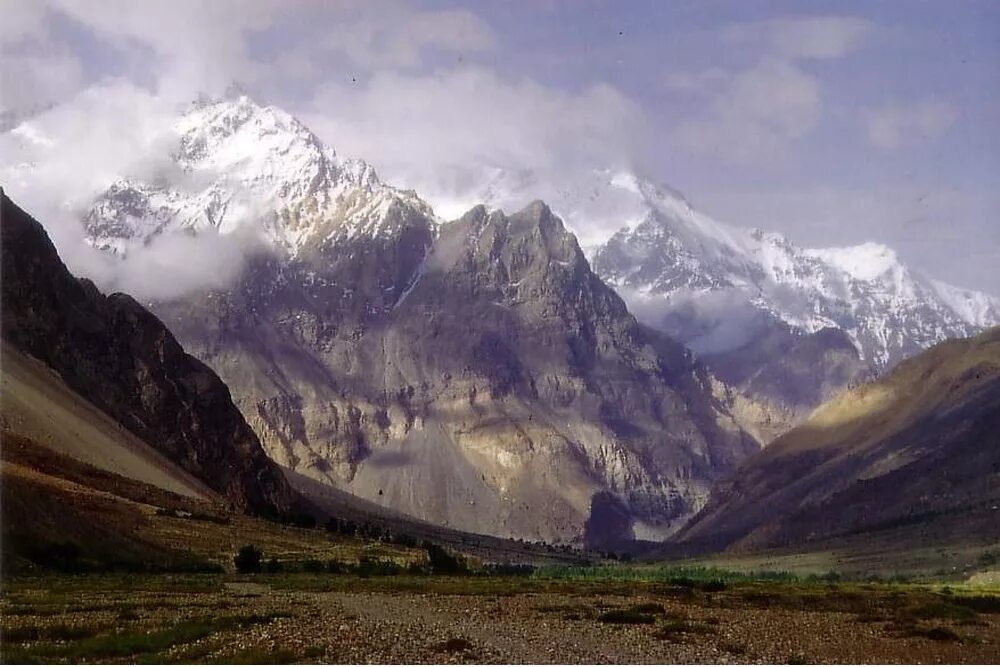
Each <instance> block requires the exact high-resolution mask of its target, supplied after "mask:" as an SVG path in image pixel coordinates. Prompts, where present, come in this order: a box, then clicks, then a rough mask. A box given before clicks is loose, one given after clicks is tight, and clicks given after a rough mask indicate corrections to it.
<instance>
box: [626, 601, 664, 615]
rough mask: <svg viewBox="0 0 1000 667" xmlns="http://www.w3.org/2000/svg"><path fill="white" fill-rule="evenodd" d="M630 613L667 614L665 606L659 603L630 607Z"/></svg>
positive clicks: (646, 603) (645, 603) (644, 603)
mask: <svg viewBox="0 0 1000 667" xmlns="http://www.w3.org/2000/svg"><path fill="white" fill-rule="evenodd" d="M629 611H634V612H635V613H637V614H665V613H667V610H666V609H664V608H663V605H662V604H660V603H658V602H643V603H642V604H637V605H632V606H631V607H629Z"/></svg>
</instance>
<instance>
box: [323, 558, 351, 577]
mask: <svg viewBox="0 0 1000 667" xmlns="http://www.w3.org/2000/svg"><path fill="white" fill-rule="evenodd" d="M349 570H350V568H349V567H348V566H347V563H345V562H344V561H342V560H337V559H335V558H331V559H330V560H328V561H326V571H327V572H329V573H330V574H344V573H346V572H347V571H349Z"/></svg>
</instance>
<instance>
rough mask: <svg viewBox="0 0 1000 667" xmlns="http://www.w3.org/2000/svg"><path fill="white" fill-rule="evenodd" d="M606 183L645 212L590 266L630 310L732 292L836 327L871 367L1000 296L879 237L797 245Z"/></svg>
mask: <svg viewBox="0 0 1000 667" xmlns="http://www.w3.org/2000/svg"><path fill="white" fill-rule="evenodd" d="M606 187H608V188H609V189H613V190H616V191H617V196H621V194H622V193H629V194H631V195H633V196H634V197H635V198H636V200H637V201H636V205H639V206H640V207H641V208H642V209H643V210H644V211H645V214H644V215H643V216H641V218H640V219H639V222H638V223H632V224H627V225H625V226H624V227H622V228H621V229H620V230H619V231H618V232H617V233H616V234H615V235H614V236H612V237H611V239H609V240H608V241H607V242H606V243H604V244H603V245H601V246H599V247H598V248H597V250H596V251H595V252H594V253H593V264H594V268H595V270H596V271H597V272H598V273H599V274H600V275H601V276H602V277H603V278H604V279H605V280H607V281H608V282H610V283H611V284H613V285H614V286H615V287H616V288H618V289H619V291H620V292H622V294H623V295H625V296H626V298H627V299H629V300H630V301H631V302H632V303H633V305H634V306H636V308H637V311H640V312H643V313H647V314H648V313H651V312H657V309H656V308H654V307H651V303H650V302H655V303H659V304H660V305H659V315H658V317H660V318H663V317H668V316H669V314H670V312H671V310H672V309H673V308H676V307H680V306H681V305H683V307H684V308H686V309H687V310H688V312H691V310H692V303H693V301H692V300H694V301H697V299H698V298H699V295H708V294H716V295H717V294H719V293H725V294H726V295H727V296H726V299H727V301H726V302H727V303H730V304H731V303H733V301H732V299H734V298H736V299H738V300H740V301H743V302H744V303H746V304H748V305H750V306H752V307H754V308H757V309H759V310H760V311H763V312H765V313H767V314H768V315H770V316H773V317H776V318H778V319H780V320H782V321H784V322H785V323H787V324H789V325H791V326H792V327H794V328H796V329H799V330H802V331H805V332H810V333H811V332H816V331H819V330H821V329H824V328H827V327H835V328H839V329H842V330H843V331H845V332H846V333H847V334H848V336H849V337H850V338H851V339H852V340H853V341H854V343H855V345H856V346H857V348H858V350H859V352H860V353H861V355H862V357H863V358H864V359H866V360H867V361H869V362H870V363H872V364H873V365H874V366H875V367H876V368H886V367H888V366H890V365H892V364H893V363H895V362H896V361H898V360H900V359H902V358H904V357H906V356H909V355H910V354H913V353H915V352H917V351H919V350H920V349H922V348H925V347H928V346H930V345H933V344H934V343H937V342H939V341H941V340H944V339H945V338H949V337H956V336H968V335H972V334H973V333H975V332H976V331H978V330H979V329H981V328H983V327H985V326H989V325H992V324H996V323H997V322H1000V299H997V298H995V297H992V296H989V295H986V294H982V293H979V292H975V291H972V290H964V289H960V288H956V287H952V286H950V285H946V284H944V283H941V282H938V281H933V280H930V279H928V278H926V277H925V276H923V275H921V274H919V273H918V272H916V271H913V270H911V269H910V268H908V267H907V266H906V265H905V264H904V263H903V262H902V261H901V260H900V258H899V257H898V256H897V254H896V252H895V251H894V250H892V249H891V248H889V247H887V246H885V245H883V244H880V243H872V242H869V243H862V244H860V245H857V246H852V247H845V248H822V249H809V248H800V247H798V246H796V245H795V244H794V243H792V242H791V241H789V240H788V239H787V238H786V237H784V236H782V235H781V234H776V233H770V232H763V231H761V230H756V229H744V228H740V227H735V226H731V225H727V224H724V223H720V222H718V221H716V220H713V219H712V218H710V217H709V216H706V215H704V214H702V213H700V212H698V211H697V210H695V209H694V208H693V207H692V206H691V205H690V204H689V203H688V202H687V200H685V199H684V198H683V197H682V196H680V195H679V194H677V193H674V192H672V191H670V190H669V189H667V188H663V187H658V186H656V185H655V184H652V183H650V182H648V181H645V180H643V179H642V178H639V177H637V176H635V175H633V174H616V175H614V176H613V177H610V178H608V179H607V181H606ZM694 310H697V308H694ZM711 317H712V318H716V319H717V318H718V317H720V315H719V314H718V313H716V312H714V311H713V313H712V315H711ZM654 324H655V322H654Z"/></svg>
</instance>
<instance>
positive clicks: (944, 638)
mask: <svg viewBox="0 0 1000 667" xmlns="http://www.w3.org/2000/svg"><path fill="white" fill-rule="evenodd" d="M906 634H907V635H908V636H910V637H925V638H926V639H931V640H933V641H936V642H957V641H961V639H962V638H961V637H959V636H958V634H957V633H955V631H954V630H949V629H948V628H942V627H940V626H935V627H932V628H917V627H915V628H911V629H910V630H909V631H908V632H907V633H906Z"/></svg>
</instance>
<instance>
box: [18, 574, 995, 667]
mask: <svg viewBox="0 0 1000 667" xmlns="http://www.w3.org/2000/svg"><path fill="white" fill-rule="evenodd" d="M720 588H721V590H720ZM0 611H2V616H3V654H4V655H3V660H4V662H39V661H41V662H95V661H98V662H135V661H141V662H148V661H152V662H220V661H221V662H255V663H288V662H313V663H319V662H327V663H441V662H444V663H692V662H701V663H706V662H707V663H748V662H749V663H756V662H764V663H789V662H791V663H802V662H820V663H837V662H848V663H995V662H997V660H998V658H1000V616H998V615H997V614H998V613H1000V598H998V597H994V596H991V595H988V594H983V593H982V592H976V593H974V594H973V593H972V592H971V591H966V590H962V591H954V592H952V591H947V590H945V591H943V592H942V591H940V590H937V591H934V590H931V589H929V588H925V587H913V586H906V587H903V586H888V585H856V584H843V585H838V586H830V585H826V584H818V583H817V584H735V585H731V586H729V587H725V588H722V587H719V586H706V585H703V584H696V583H692V584H690V585H665V584H635V583H633V584H615V583H594V582H562V581H538V580H527V579H486V578H466V579H443V578H428V577H424V578H418V577H413V578H410V577H372V578H369V579H359V578H354V577H347V576H336V575H273V576H267V575H258V576H256V577H244V578H234V577H222V576H197V577H195V576H189V577H166V576H159V577H124V578H122V577H75V578H61V579H54V580H53V579H50V580H27V579H25V580H16V581H13V582H8V583H7V585H6V586H5V592H4V596H3V602H2V607H0Z"/></svg>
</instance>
